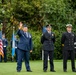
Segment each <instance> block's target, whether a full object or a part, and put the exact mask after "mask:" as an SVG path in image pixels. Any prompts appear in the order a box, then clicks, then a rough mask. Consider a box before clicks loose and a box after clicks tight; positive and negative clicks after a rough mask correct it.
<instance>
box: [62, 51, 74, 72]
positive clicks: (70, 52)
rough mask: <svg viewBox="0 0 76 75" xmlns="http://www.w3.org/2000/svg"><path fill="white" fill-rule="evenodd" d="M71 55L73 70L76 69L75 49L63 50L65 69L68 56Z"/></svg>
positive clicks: (65, 68)
mask: <svg viewBox="0 0 76 75" xmlns="http://www.w3.org/2000/svg"><path fill="white" fill-rule="evenodd" d="M69 55H70V57H71V66H72V71H73V70H75V60H74V59H75V51H74V50H65V51H63V70H67V60H68V57H69Z"/></svg>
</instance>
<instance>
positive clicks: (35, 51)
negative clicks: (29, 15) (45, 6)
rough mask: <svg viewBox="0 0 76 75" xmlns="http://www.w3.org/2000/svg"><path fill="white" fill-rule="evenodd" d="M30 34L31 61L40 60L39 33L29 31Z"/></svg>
mask: <svg viewBox="0 0 76 75" xmlns="http://www.w3.org/2000/svg"><path fill="white" fill-rule="evenodd" d="M30 33H31V34H32V40H33V52H32V53H31V59H32V60H40V59H41V52H42V47H41V41H40V39H41V32H40V31H33V30H30Z"/></svg>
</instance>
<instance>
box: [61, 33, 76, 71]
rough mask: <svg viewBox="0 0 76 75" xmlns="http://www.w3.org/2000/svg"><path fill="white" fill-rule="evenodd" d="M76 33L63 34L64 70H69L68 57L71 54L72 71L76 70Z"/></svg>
mask: <svg viewBox="0 0 76 75" xmlns="http://www.w3.org/2000/svg"><path fill="white" fill-rule="evenodd" d="M74 42H75V35H74V33H72V32H71V33H69V32H65V33H63V34H62V38H61V44H62V48H63V70H64V72H65V71H67V59H68V56H69V54H70V57H71V63H72V71H75V61H74V58H75V50H74Z"/></svg>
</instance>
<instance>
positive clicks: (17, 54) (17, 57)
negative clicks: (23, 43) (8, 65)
mask: <svg viewBox="0 0 76 75" xmlns="http://www.w3.org/2000/svg"><path fill="white" fill-rule="evenodd" d="M17 53H18V52H17V48H16V49H15V54H16V62H17V60H18V54H17Z"/></svg>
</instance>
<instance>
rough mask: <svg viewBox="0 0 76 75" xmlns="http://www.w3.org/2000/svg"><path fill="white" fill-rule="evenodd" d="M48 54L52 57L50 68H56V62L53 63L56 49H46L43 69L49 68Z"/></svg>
mask: <svg viewBox="0 0 76 75" xmlns="http://www.w3.org/2000/svg"><path fill="white" fill-rule="evenodd" d="M48 55H49V59H50V70H54V64H53V56H54V51H45V50H44V61H43V70H47V68H48Z"/></svg>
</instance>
